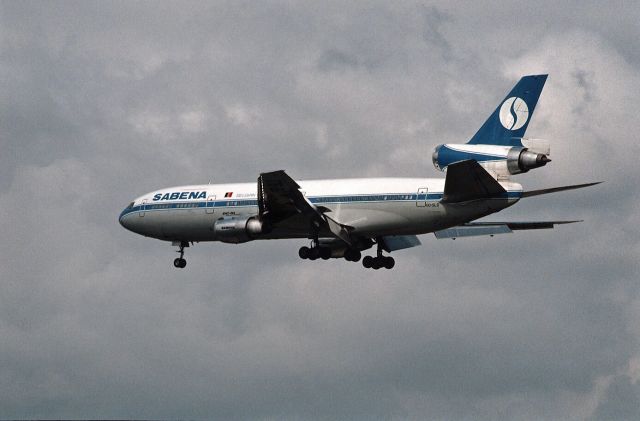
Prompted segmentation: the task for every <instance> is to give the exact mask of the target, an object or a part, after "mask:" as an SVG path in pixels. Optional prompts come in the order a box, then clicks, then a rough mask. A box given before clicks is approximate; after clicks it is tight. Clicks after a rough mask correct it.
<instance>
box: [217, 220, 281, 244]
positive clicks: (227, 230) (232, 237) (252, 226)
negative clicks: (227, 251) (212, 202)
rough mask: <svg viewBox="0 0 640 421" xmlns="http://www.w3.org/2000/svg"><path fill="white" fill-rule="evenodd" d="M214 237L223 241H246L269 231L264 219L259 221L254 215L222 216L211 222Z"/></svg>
mask: <svg viewBox="0 0 640 421" xmlns="http://www.w3.org/2000/svg"><path fill="white" fill-rule="evenodd" d="M213 230H214V232H215V235H216V239H217V240H219V241H222V242H223V243H233V244H238V243H246V242H247V241H251V240H254V239H256V238H257V237H259V236H260V235H262V234H267V233H268V232H269V231H271V227H270V225H269V224H268V223H267V222H266V221H261V220H260V219H258V218H257V217H255V216H251V217H248V218H236V217H224V218H220V219H218V220H217V221H216V222H215V223H214V224H213Z"/></svg>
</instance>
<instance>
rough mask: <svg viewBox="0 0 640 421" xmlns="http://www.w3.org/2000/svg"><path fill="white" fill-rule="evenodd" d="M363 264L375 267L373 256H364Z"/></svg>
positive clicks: (367, 266)
mask: <svg viewBox="0 0 640 421" xmlns="http://www.w3.org/2000/svg"><path fill="white" fill-rule="evenodd" d="M362 266H364V267H366V268H367V269H370V268H372V267H373V257H371V256H364V259H362Z"/></svg>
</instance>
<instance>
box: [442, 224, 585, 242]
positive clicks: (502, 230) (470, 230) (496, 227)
mask: <svg viewBox="0 0 640 421" xmlns="http://www.w3.org/2000/svg"><path fill="white" fill-rule="evenodd" d="M575 222H582V221H539V222H470V223H468V224H463V225H458V226H456V227H451V228H447V229H444V230H440V231H436V232H434V234H435V236H436V238H438V239H444V238H453V239H455V238H458V237H477V236H482V235H491V236H493V235H496V234H509V233H511V232H513V231H517V230H536V229H550V228H554V226H555V225H561V224H572V223H575Z"/></svg>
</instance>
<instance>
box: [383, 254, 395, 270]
mask: <svg viewBox="0 0 640 421" xmlns="http://www.w3.org/2000/svg"><path fill="white" fill-rule="evenodd" d="M395 265H396V261H395V260H394V258H393V257H391V256H387V257H385V258H384V267H385V269H393V267H394V266H395Z"/></svg>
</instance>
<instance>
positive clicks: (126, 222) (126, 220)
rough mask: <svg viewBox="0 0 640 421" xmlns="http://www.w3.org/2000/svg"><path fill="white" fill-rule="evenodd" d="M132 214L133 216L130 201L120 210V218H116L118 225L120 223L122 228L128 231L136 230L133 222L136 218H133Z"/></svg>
mask: <svg viewBox="0 0 640 421" xmlns="http://www.w3.org/2000/svg"><path fill="white" fill-rule="evenodd" d="M134 216H135V212H134V209H133V203H132V204H130V205H129V206H127V207H126V208H124V210H123V211H122V212H120V218H119V219H118V220H119V221H120V225H122V226H123V227H124V228H126V229H128V230H129V231H132V232H138V230H137V229H136V223H135V221H136V219H135V218H134Z"/></svg>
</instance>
